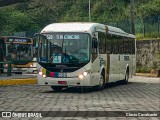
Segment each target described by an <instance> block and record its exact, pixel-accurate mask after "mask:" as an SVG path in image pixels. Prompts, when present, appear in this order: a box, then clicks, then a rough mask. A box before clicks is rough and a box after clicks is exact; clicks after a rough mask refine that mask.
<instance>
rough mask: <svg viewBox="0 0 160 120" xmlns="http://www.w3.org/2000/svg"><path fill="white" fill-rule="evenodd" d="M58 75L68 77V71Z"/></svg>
mask: <svg viewBox="0 0 160 120" xmlns="http://www.w3.org/2000/svg"><path fill="white" fill-rule="evenodd" d="M58 77H67V73H59V74H58Z"/></svg>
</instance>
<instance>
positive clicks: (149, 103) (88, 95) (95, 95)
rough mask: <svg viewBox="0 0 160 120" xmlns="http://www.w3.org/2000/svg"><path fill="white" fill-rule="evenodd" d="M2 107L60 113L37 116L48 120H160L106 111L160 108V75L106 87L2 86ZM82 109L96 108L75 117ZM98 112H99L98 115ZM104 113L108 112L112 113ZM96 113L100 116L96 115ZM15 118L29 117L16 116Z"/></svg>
mask: <svg viewBox="0 0 160 120" xmlns="http://www.w3.org/2000/svg"><path fill="white" fill-rule="evenodd" d="M0 111H23V112H24V111H56V112H59V113H60V115H59V116H58V117H53V116H54V115H52V117H44V118H34V119H46V120H49V119H56V120H57V119H62V120H70V119H72V120H76V119H80V120H81V119H89V120H90V119H91V120H103V119H104V120H114V119H116V120H117V119H118V120H130V119H131V120H137V119H138V120H158V117H140V116H138V117H137V116H132V117H124V115H122V116H121V115H119V116H118V117H114V115H109V114H110V113H109V114H108V113H105V112H106V111H111V114H112V113H113V114H114V112H112V111H118V112H122V111H127V112H128V114H129V112H132V111H135V112H136V111H148V112H150V111H152V112H154V111H155V112H156V111H160V78H151V77H150V78H149V77H148V78H147V77H136V76H134V77H133V78H131V79H130V80H129V83H128V84H127V85H120V84H112V85H107V86H106V88H105V89H104V90H103V91H90V90H88V89H83V88H68V89H63V90H62V91H60V92H55V91H53V90H52V89H51V88H50V86H38V85H15V86H1V87H0ZM62 111H64V114H68V113H67V112H66V111H68V112H70V113H71V114H73V116H72V115H70V117H64V116H65V115H64V116H63V112H62ZM78 111H92V112H91V113H88V114H91V115H79V116H78V117H75V116H74V113H75V112H78ZM96 111H101V112H102V115H99V114H100V112H99V113H96ZM115 113H116V112H115ZM55 114H57V113H55ZM75 114H76V113H75ZM78 114H79V113H78ZM95 114H98V115H97V116H96V115H95ZM104 114H108V116H107V115H106V116H105V115H104ZM61 115H62V116H61ZM94 115H95V116H96V117H93V116H94ZM103 115H104V116H103ZM125 115H126V113H125ZM0 119H2V118H0ZM3 119H4V118H3ZM5 119H8V118H5ZM12 119H15V120H17V119H29V118H17V117H16V118H12ZM30 119H33V118H30Z"/></svg>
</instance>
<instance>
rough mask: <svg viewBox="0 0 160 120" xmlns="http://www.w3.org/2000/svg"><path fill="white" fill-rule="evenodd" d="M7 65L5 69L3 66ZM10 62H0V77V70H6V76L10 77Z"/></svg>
mask: <svg viewBox="0 0 160 120" xmlns="http://www.w3.org/2000/svg"><path fill="white" fill-rule="evenodd" d="M6 64H7V67H4V65H6ZM11 65H12V61H0V75H1V70H4V69H7V76H11V73H12V66H11Z"/></svg>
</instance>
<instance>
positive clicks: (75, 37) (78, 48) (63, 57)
mask: <svg viewBox="0 0 160 120" xmlns="http://www.w3.org/2000/svg"><path fill="white" fill-rule="evenodd" d="M44 36H45V38H46V40H44V38H43V39H42V38H41V39H40V42H39V51H38V52H39V53H38V54H39V57H40V62H48V63H87V62H89V39H90V36H89V34H86V33H50V34H44Z"/></svg>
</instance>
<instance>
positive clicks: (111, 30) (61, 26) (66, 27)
mask: <svg viewBox="0 0 160 120" xmlns="http://www.w3.org/2000/svg"><path fill="white" fill-rule="evenodd" d="M94 31H101V32H107V33H108V34H114V35H119V36H124V37H131V38H135V36H134V35H132V34H129V33H126V32H124V31H123V30H121V29H120V28H116V27H112V26H108V25H104V24H100V23H89V22H68V23H52V24H49V25H47V26H46V27H45V28H44V29H43V30H42V31H41V33H49V32H89V33H91V32H94Z"/></svg>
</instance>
